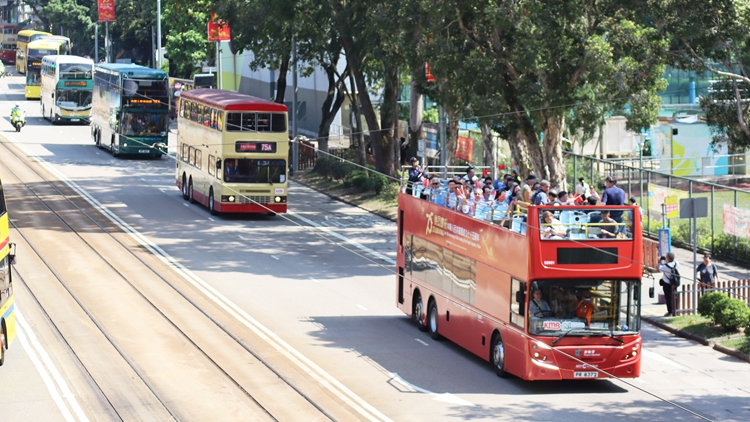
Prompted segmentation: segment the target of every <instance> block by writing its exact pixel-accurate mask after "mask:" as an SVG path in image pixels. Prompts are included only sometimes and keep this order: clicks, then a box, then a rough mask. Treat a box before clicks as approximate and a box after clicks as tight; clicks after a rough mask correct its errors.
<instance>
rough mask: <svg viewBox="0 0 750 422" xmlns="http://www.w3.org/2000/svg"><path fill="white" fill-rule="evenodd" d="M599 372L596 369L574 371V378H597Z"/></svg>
mask: <svg viewBox="0 0 750 422" xmlns="http://www.w3.org/2000/svg"><path fill="white" fill-rule="evenodd" d="M598 376H599V373H598V372H596V371H591V372H573V378H597V377H598Z"/></svg>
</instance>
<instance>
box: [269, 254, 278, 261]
mask: <svg viewBox="0 0 750 422" xmlns="http://www.w3.org/2000/svg"><path fill="white" fill-rule="evenodd" d="M271 258H273V259H275V260H277V261H278V260H279V257H278V256H276V255H271Z"/></svg>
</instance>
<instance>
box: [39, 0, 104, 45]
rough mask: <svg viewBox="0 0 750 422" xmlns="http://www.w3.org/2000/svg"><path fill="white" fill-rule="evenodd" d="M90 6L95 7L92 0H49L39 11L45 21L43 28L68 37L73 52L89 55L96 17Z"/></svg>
mask: <svg viewBox="0 0 750 422" xmlns="http://www.w3.org/2000/svg"><path fill="white" fill-rule="evenodd" d="M92 6H93V8H94V9H96V6H95V2H94V1H93V0H49V1H48V2H46V4H45V5H44V6H43V9H42V11H41V12H42V15H43V16H44V19H45V20H46V22H47V23H46V24H45V26H46V27H45V28H44V29H45V30H47V31H49V32H51V33H53V34H56V35H59V34H61V33H62V34H63V35H65V36H67V37H68V38H70V42H71V46H72V51H73V54H77V55H81V56H83V55H91V54H93V39H94V24H95V19H96V18H95V16H96V12H95V13H94V14H93V16H94V17H92V13H91V12H92V10H91V9H92ZM40 19H41V18H40ZM43 22H44V21H43Z"/></svg>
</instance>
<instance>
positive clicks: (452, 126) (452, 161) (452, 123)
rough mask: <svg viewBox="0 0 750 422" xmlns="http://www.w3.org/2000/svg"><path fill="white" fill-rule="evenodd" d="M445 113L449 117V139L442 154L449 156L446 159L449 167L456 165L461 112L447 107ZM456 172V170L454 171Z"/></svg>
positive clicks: (447, 129)
mask: <svg viewBox="0 0 750 422" xmlns="http://www.w3.org/2000/svg"><path fill="white" fill-rule="evenodd" d="M445 113H446V114H447V115H448V125H447V128H446V132H448V133H447V134H446V136H447V139H446V140H445V143H446V145H445V149H446V150H445V151H443V152H441V154H448V155H446V157H445V163H446V165H447V166H448V167H451V166H455V165H456V157H455V155H456V146H457V145H458V129H459V127H458V118H459V112H458V110H456V109H455V108H454V107H452V106H446V107H445ZM453 170H456V169H453Z"/></svg>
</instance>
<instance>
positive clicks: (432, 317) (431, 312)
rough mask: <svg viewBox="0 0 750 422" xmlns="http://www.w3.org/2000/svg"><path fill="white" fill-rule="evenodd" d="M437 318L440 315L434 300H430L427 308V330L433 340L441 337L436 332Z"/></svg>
mask: <svg viewBox="0 0 750 422" xmlns="http://www.w3.org/2000/svg"><path fill="white" fill-rule="evenodd" d="M439 318H440V315H439V314H438V310H437V304H436V303H435V301H434V300H431V301H430V307H429V308H428V310H427V330H428V331H429V332H430V337H432V339H433V340H440V338H441V336H440V333H438V319H439Z"/></svg>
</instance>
